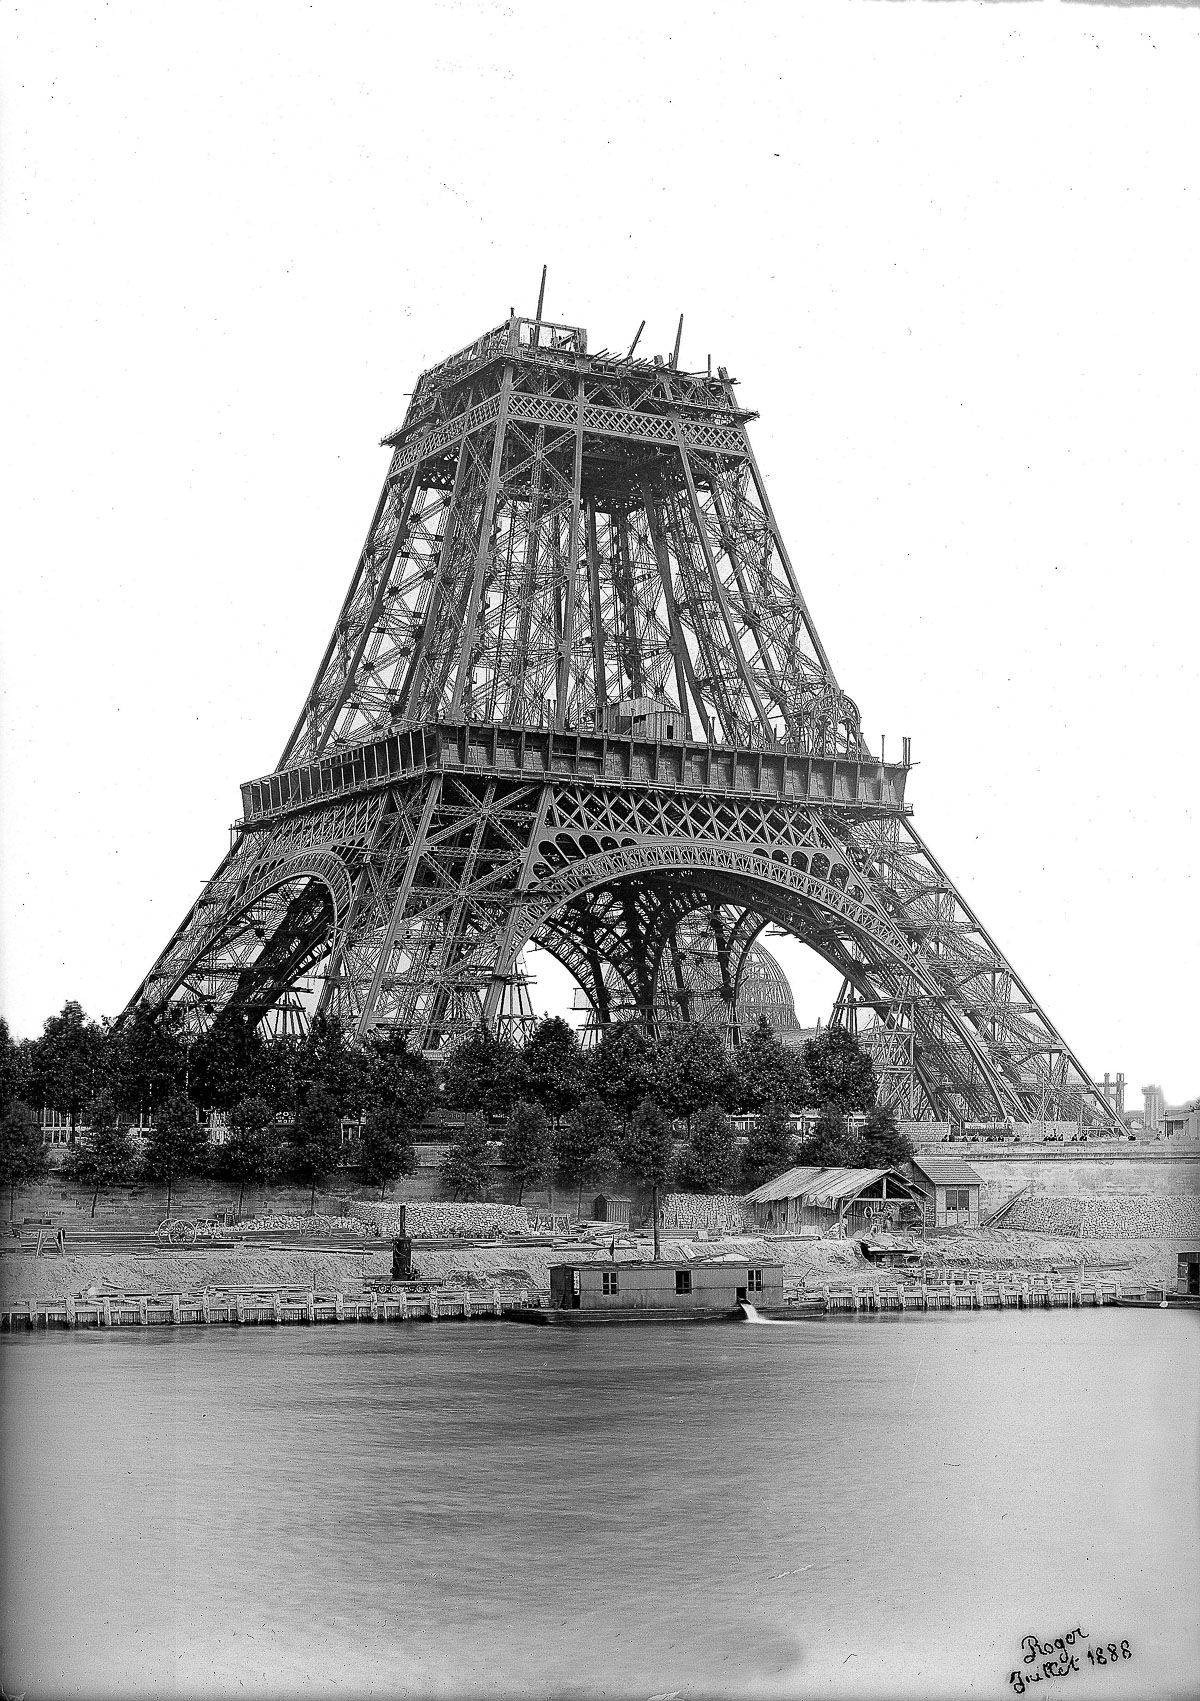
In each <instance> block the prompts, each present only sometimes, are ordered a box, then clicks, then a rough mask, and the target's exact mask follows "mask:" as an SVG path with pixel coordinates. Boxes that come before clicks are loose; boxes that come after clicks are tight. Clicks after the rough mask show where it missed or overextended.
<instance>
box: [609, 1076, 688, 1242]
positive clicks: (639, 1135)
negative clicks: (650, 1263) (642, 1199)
mask: <svg viewBox="0 0 1200 1701" xmlns="http://www.w3.org/2000/svg"><path fill="white" fill-rule="evenodd" d="M621 1156H622V1160H623V1162H624V1164H625V1167H626V1168H627V1169H628V1170H630V1171H631V1172H632V1174H634V1175H635V1176H636V1177H637V1178H638V1180H639V1181H641V1182H643V1183H644V1184H645V1185H646V1186H648V1187H649V1188H650V1191H651V1195H652V1205H653V1214H654V1256H655V1258H656V1259H657V1257H658V1195H659V1190H660V1188H663V1187H666V1186H668V1185H669V1183H670V1180H671V1176H672V1173H673V1171H674V1168H675V1138H674V1135H673V1134H672V1132H671V1121H670V1118H669V1117H668V1116H667V1114H666V1112H665V1111H664V1110H663V1108H662V1107H661V1105H657V1104H655V1102H654V1100H653V1099H652V1098H650V1097H648V1096H647V1097H646V1098H644V1099H643V1100H642V1102H641V1104H639V1105H638V1107H637V1109H636V1110H635V1111H634V1113H633V1116H632V1117H631V1118H630V1122H629V1131H628V1133H627V1134H626V1136H625V1140H624V1142H623V1147H622V1153H621Z"/></svg>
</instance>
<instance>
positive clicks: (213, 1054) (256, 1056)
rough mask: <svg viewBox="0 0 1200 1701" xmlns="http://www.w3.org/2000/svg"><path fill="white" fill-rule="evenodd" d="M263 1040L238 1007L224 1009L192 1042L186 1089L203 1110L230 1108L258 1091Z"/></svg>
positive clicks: (260, 1078)
mask: <svg viewBox="0 0 1200 1701" xmlns="http://www.w3.org/2000/svg"><path fill="white" fill-rule="evenodd" d="M264 1050H265V1043H264V1041H263V1038H262V1035H261V1034H260V1033H259V1032H258V1029H257V1027H256V1026H255V1024H254V1023H253V1022H252V1021H251V1020H250V1018H249V1017H248V1016H247V1015H246V1014H245V1013H244V1011H241V1010H233V1009H228V1008H227V1009H225V1010H222V1011H221V1012H220V1014H219V1015H218V1016H217V1018H216V1020H215V1021H214V1022H213V1024H212V1026H211V1027H210V1028H209V1029H208V1031H207V1032H206V1033H203V1034H201V1036H200V1038H199V1039H198V1040H197V1041H196V1043H195V1044H194V1045H193V1046H192V1049H191V1056H190V1059H189V1065H188V1093H189V1095H190V1097H192V1098H193V1099H194V1100H195V1101H196V1103H197V1104H198V1105H199V1106H200V1107H201V1109H203V1110H221V1111H231V1110H232V1109H233V1107H234V1106H235V1105H237V1104H240V1103H241V1102H242V1101H243V1100H245V1099H250V1098H258V1097H260V1096H261V1093H262V1085H263V1082H262V1075H263V1053H264Z"/></svg>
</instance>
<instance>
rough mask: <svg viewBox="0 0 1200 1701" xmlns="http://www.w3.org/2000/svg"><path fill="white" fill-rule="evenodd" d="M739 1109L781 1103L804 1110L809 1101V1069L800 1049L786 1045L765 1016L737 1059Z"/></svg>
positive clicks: (737, 1105)
mask: <svg viewBox="0 0 1200 1701" xmlns="http://www.w3.org/2000/svg"><path fill="white" fill-rule="evenodd" d="M734 1068H735V1070H736V1074H737V1082H736V1086H735V1089H734V1102H735V1104H736V1107H737V1109H738V1110H743V1111H756V1110H761V1109H762V1108H763V1106H764V1105H767V1104H779V1105H782V1106H783V1107H784V1108H785V1109H787V1110H794V1111H801V1110H803V1109H804V1107H805V1105H806V1104H807V1103H808V1097H809V1083H808V1071H807V1070H806V1069H805V1067H804V1059H803V1057H802V1056H801V1055H800V1053H799V1052H798V1051H794V1050H791V1049H789V1047H787V1046H785V1045H784V1043H783V1041H782V1040H781V1039H780V1038H779V1035H778V1034H777V1033H776V1032H775V1030H774V1029H773V1028H772V1027H771V1024H770V1023H769V1022H768V1021H767V1018H766V1017H765V1016H760V1017H759V1018H758V1021H757V1023H756V1024H755V1026H754V1027H753V1028H752V1029H751V1031H750V1033H749V1034H748V1035H747V1037H746V1039H745V1040H744V1041H743V1042H742V1044H741V1045H740V1046H739V1047H738V1049H737V1052H736V1053H735V1058H734Z"/></svg>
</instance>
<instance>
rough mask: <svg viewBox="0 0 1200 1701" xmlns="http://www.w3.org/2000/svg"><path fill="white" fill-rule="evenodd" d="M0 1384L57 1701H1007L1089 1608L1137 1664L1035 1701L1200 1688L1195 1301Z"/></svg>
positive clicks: (464, 1347)
mask: <svg viewBox="0 0 1200 1701" xmlns="http://www.w3.org/2000/svg"><path fill="white" fill-rule="evenodd" d="M0 1367H2V1369H3V1378H4V1382H3V1388H4V1407H3V1410H4V1447H3V1512H4V1579H3V1581H4V1591H3V1600H4V1620H3V1654H2V1663H3V1669H2V1671H0V1680H2V1682H3V1684H4V1687H5V1689H6V1690H7V1692H8V1693H9V1694H10V1695H11V1694H13V1693H14V1692H16V1693H19V1692H21V1691H22V1690H24V1691H26V1692H27V1693H28V1695H29V1697H30V1701H35V1698H37V1697H42V1696H48V1695H79V1696H88V1697H102V1696H105V1695H108V1694H135V1695H141V1694H150V1693H157V1694H168V1695H172V1694H178V1695H193V1694H195V1695H201V1694H222V1695H224V1694H234V1693H237V1694H250V1695H254V1694H271V1695H318V1694H319V1695H329V1694H352V1695H398V1694H416V1695H424V1694H431V1695H460V1694H462V1695H465V1694H473V1695H474V1694H478V1695H485V1694H502V1693H520V1694H538V1695H541V1694H555V1695H571V1694H576V1693H578V1694H580V1695H592V1694H604V1695H620V1696H624V1695H635V1696H636V1695H641V1696H646V1697H649V1696H651V1695H663V1694H667V1693H672V1692H679V1693H680V1694H681V1695H693V1694H694V1695H707V1694H727V1693H732V1694H763V1695H774V1694H783V1695H808V1694H818V1695H824V1694H845V1695H852V1696H853V1695H867V1694H875V1695H894V1694H902V1693H904V1694H912V1695H922V1696H926V1695H928V1696H934V1695H961V1694H980V1695H985V1694H986V1695H999V1694H1002V1693H1005V1694H1011V1693H1014V1686H1013V1684H1012V1683H1011V1680H1010V1677H1009V1673H1010V1672H1011V1671H1012V1670H1014V1669H1021V1668H1022V1666H1023V1661H1022V1648H1021V1639H1022V1637H1024V1636H1026V1635H1028V1634H1030V1633H1036V1634H1038V1635H1039V1636H1041V1637H1044V1638H1053V1637H1054V1636H1057V1635H1061V1634H1063V1633H1065V1632H1066V1631H1067V1630H1069V1629H1073V1628H1075V1627H1077V1626H1078V1627H1082V1628H1083V1629H1084V1630H1086V1631H1087V1632H1088V1637H1089V1639H1090V1640H1091V1641H1092V1642H1095V1643H1100V1644H1107V1643H1109V1642H1112V1643H1114V1644H1115V1645H1116V1646H1117V1647H1118V1648H1119V1647H1120V1644H1121V1642H1122V1641H1125V1642H1126V1643H1128V1645H1129V1648H1130V1650H1131V1653H1130V1657H1129V1658H1128V1659H1126V1658H1125V1657H1124V1656H1123V1655H1122V1656H1121V1657H1120V1659H1119V1660H1118V1662H1117V1663H1116V1665H1115V1666H1114V1665H1113V1664H1112V1663H1109V1664H1108V1665H1107V1666H1106V1668H1105V1669H1104V1670H1103V1671H1101V1670H1098V1669H1097V1668H1094V1667H1091V1666H1089V1665H1088V1664H1087V1663H1086V1660H1084V1661H1081V1670H1080V1672H1079V1673H1078V1674H1071V1675H1070V1676H1069V1677H1068V1678H1064V1679H1062V1680H1061V1682H1054V1683H1050V1685H1049V1688H1048V1689H1042V1688H1039V1689H1037V1690H1036V1691H1035V1692H1034V1693H1036V1694H1037V1695H1039V1696H1046V1695H1047V1694H1048V1693H1050V1692H1051V1691H1052V1692H1053V1693H1054V1694H1059V1693H1060V1692H1061V1693H1062V1694H1064V1695H1065V1696H1066V1697H1067V1698H1068V1701H1072V1698H1075V1697H1083V1696H1085V1695H1092V1694H1095V1695H1102V1696H1105V1697H1114V1698H1115V1697H1118V1696H1129V1695H1154V1696H1167V1695H1174V1694H1180V1695H1183V1694H1189V1695H1190V1694H1194V1693H1196V1691H1197V1687H1198V1684H1200V1635H1198V1632H1197V1624H1196V1599H1197V1580H1198V1575H1200V1567H1198V1565H1197V1560H1198V1558H1200V1538H1198V1527H1200V1471H1198V1461H1200V1430H1198V1411H1200V1328H1198V1327H1197V1320H1196V1319H1195V1318H1194V1317H1192V1316H1189V1315H1185V1314H1181V1313H1179V1312H1174V1311H1172V1312H1166V1313H1159V1312H1151V1311H1117V1310H1113V1309H1105V1310H1101V1311H1095V1312H1093V1311H1082V1312H1070V1313H1068V1312H1049V1313H1032V1314H1031V1313H1014V1312H1005V1313H984V1314H982V1315H981V1314H975V1315H971V1314H967V1313H958V1314H940V1315H938V1314H931V1315H928V1316H920V1315H918V1316H913V1315H908V1316H905V1317H892V1316H882V1317H871V1318H867V1317H860V1318H845V1319H840V1318H829V1319H821V1320H819V1321H814V1322H808V1323H800V1324H795V1325H792V1326H789V1327H788V1328H780V1329H755V1328H752V1327H747V1326H744V1325H743V1326H737V1325H731V1326H728V1327H719V1326H713V1327H704V1328H698V1327H695V1326H690V1327H689V1326H678V1325H676V1326H671V1325H664V1326H661V1327H660V1326H652V1327H645V1328H635V1329H630V1328H624V1329H622V1328H600V1329H588V1330H586V1331H582V1330H581V1331H574V1330H567V1329H530V1328H522V1327H520V1326H518V1325H514V1324H509V1323H496V1322H472V1323H470V1324H465V1325H464V1324H455V1323H446V1324H442V1325H411V1326H402V1325H377V1326H374V1327H372V1326H370V1325H361V1326H358V1327H351V1326H344V1327H341V1328H325V1329H300V1328H285V1329H273V1330H272V1329H266V1328H261V1329H246V1330H241V1331H239V1330H236V1329H221V1328H214V1329H211V1330H204V1329H195V1328H187V1329H180V1330H170V1329H151V1330H145V1331H139V1330H132V1329H131V1330H129V1331H127V1332H115V1331H114V1332H112V1333H105V1334H91V1333H78V1334H74V1335H50V1336H42V1335H38V1336H22V1335H17V1336H14V1337H11V1338H7V1339H5V1340H4V1341H3V1342H0ZM1088 1645H1089V1644H1088V1642H1083V1643H1082V1647H1083V1649H1086V1647H1087V1646H1088ZM1024 1669H1025V1670H1026V1671H1028V1667H1025V1668H1024ZM1026 1692H1027V1693H1028V1691H1026Z"/></svg>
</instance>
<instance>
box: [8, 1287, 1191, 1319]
mask: <svg viewBox="0 0 1200 1701" xmlns="http://www.w3.org/2000/svg"><path fill="white" fill-rule="evenodd" d="M548 1297H549V1296H548V1295H546V1294H544V1293H540V1292H538V1291H537V1290H536V1289H535V1290H531V1289H529V1288H499V1287H495V1288H490V1289H484V1288H449V1287H444V1288H421V1289H417V1288H399V1289H393V1290H388V1291H373V1292H370V1293H365V1294H353V1295H348V1294H341V1293H335V1294H324V1293H317V1292H316V1291H315V1290H313V1291H310V1292H303V1291H299V1290H296V1289H284V1288H280V1289H278V1290H264V1289H261V1288H259V1289H252V1290H248V1291H247V1290H243V1291H239V1292H236V1293H227V1292H223V1291H222V1292H214V1293H207V1294H157V1295H153V1296H152V1295H148V1294H132V1295H130V1294H99V1295H97V1296H96V1297H94V1298H92V1297H88V1298H86V1299H60V1300H33V1299H31V1300H29V1301H27V1302H26V1303H24V1304H21V1305H10V1306H7V1307H5V1308H4V1309H3V1310H0V1331H3V1330H9V1331H11V1330H14V1329H116V1328H128V1327H131V1326H136V1327H141V1328H147V1327H150V1326H153V1325H159V1324H173V1325H185V1324H196V1323H207V1324H214V1323H223V1324H230V1323H232V1324H241V1325H243V1326H245V1325H253V1324H283V1323H413V1322H419V1321H425V1322H438V1321H443V1320H448V1319H450V1318H455V1319H470V1318H472V1317H475V1318H479V1317H503V1316H506V1315H509V1314H512V1313H518V1314H520V1313H528V1312H529V1311H530V1310H531V1309H536V1308H538V1307H544V1306H545V1305H546V1304H547V1302H548ZM1171 1297H1172V1298H1176V1299H1177V1298H1178V1296H1177V1295H1174V1294H1172V1295H1171ZM1167 1298H1168V1289H1166V1288H1164V1287H1146V1286H1133V1285H1131V1284H1129V1283H1121V1282H1106V1281H1100V1280H1097V1281H1093V1282H1086V1283H1085V1282H1084V1281H1082V1280H1081V1279H1080V1280H1076V1281H1075V1282H1073V1283H1071V1284H1068V1285H1062V1284H1052V1283H1049V1282H1045V1281H1041V1282H1039V1281H1037V1280H1035V1279H1028V1280H1024V1281H1018V1282H1011V1281H1010V1282H1002V1283H997V1284H991V1285H989V1284H986V1283H984V1282H983V1281H975V1282H959V1283H955V1282H951V1283H948V1284H947V1285H946V1286H944V1287H935V1286H933V1285H931V1284H929V1283H886V1284H885V1283H882V1282H880V1283H878V1284H876V1285H875V1286H872V1287H854V1286H849V1285H847V1286H842V1287H837V1286H833V1285H826V1286H825V1287H824V1288H823V1289H821V1290H820V1291H819V1292H806V1291H805V1290H804V1289H802V1288H792V1289H791V1290H790V1291H789V1292H788V1295H787V1305H786V1307H785V1314H786V1313H790V1314H791V1315H792V1316H793V1317H796V1318H800V1317H814V1316H820V1315H821V1314H822V1313H825V1312H833V1311H960V1310H961V1311H985V1310H1003V1309H1005V1308H1006V1307H1008V1308H1014V1309H1020V1310H1024V1309H1033V1308H1038V1307H1052V1306H1068V1307H1069V1306H1073V1305H1075V1306H1078V1305H1116V1304H1126V1305H1128V1304H1141V1305H1157V1304H1160V1303H1161V1302H1162V1301H1164V1300H1166V1299H1167ZM776 1315H778V1313H776Z"/></svg>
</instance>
